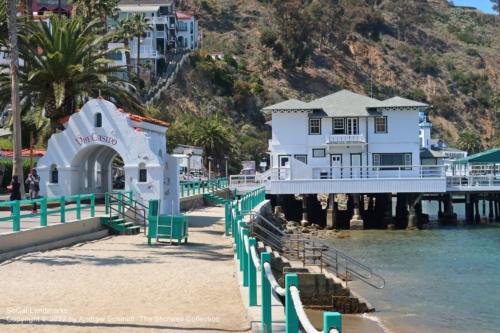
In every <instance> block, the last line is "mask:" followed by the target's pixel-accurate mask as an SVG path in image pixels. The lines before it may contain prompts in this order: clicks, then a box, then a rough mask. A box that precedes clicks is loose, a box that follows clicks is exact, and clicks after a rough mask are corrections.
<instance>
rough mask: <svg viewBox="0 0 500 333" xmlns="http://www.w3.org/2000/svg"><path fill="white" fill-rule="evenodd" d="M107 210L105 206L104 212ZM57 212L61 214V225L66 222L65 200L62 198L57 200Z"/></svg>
mask: <svg viewBox="0 0 500 333" xmlns="http://www.w3.org/2000/svg"><path fill="white" fill-rule="evenodd" d="M106 194H107V193H106ZM107 210H108V207H107V206H106V211H107ZM59 211H60V214H61V223H64V222H66V199H65V198H64V197H61V198H60V199H59Z"/></svg>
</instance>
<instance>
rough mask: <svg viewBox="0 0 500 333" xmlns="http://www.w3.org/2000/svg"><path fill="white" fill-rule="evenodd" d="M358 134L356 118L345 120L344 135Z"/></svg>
mask: <svg viewBox="0 0 500 333" xmlns="http://www.w3.org/2000/svg"><path fill="white" fill-rule="evenodd" d="M358 133H359V127H358V118H347V119H346V134H349V135H355V134H358Z"/></svg>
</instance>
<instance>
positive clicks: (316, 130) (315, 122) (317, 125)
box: [309, 118, 321, 135]
mask: <svg viewBox="0 0 500 333" xmlns="http://www.w3.org/2000/svg"><path fill="white" fill-rule="evenodd" d="M309 134H310V135H313V134H321V118H309Z"/></svg>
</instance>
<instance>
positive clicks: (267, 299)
mask: <svg viewBox="0 0 500 333" xmlns="http://www.w3.org/2000/svg"><path fill="white" fill-rule="evenodd" d="M266 262H267V263H269V264H271V253H270V252H262V253H261V254H260V280H261V288H260V291H261V298H262V300H261V301H262V332H268V333H272V332H273V322H272V317H271V284H270V283H269V280H268V279H267V277H266V271H265V270H264V263H266Z"/></svg>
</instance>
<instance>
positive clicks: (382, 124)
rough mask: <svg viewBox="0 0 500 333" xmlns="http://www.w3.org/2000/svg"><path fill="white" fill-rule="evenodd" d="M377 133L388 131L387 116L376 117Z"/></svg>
mask: <svg viewBox="0 0 500 333" xmlns="http://www.w3.org/2000/svg"><path fill="white" fill-rule="evenodd" d="M375 133H387V117H385V116H384V117H375Z"/></svg>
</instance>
